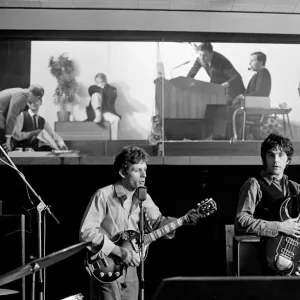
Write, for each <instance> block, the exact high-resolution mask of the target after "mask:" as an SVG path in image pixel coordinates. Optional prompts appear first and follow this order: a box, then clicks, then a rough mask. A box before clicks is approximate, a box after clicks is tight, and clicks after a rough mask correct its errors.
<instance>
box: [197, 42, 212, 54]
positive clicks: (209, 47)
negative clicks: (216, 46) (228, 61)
mask: <svg viewBox="0 0 300 300" xmlns="http://www.w3.org/2000/svg"><path fill="white" fill-rule="evenodd" d="M205 50H207V51H208V52H213V46H212V44H211V43H209V42H204V43H200V44H199V45H198V46H197V51H205Z"/></svg>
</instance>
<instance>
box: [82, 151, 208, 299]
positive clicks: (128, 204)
mask: <svg viewBox="0 0 300 300" xmlns="http://www.w3.org/2000/svg"><path fill="white" fill-rule="evenodd" d="M147 157H148V154H147V153H146V152H145V151H144V150H143V149H141V148H139V147H137V146H126V147H124V148H123V150H122V151H121V152H120V153H119V154H118V155H117V156H116V158H115V161H114V168H115V171H116V174H117V177H118V181H117V182H116V183H115V184H112V185H109V186H106V187H103V188H101V189H99V190H98V191H97V192H96V193H95V194H94V196H93V197H92V199H91V200H90V203H89V205H88V207H87V209H86V212H85V214H84V217H83V220H82V224H81V229H80V238H81V240H82V241H91V242H92V249H91V250H93V248H94V249H97V250H96V251H95V255H96V256H98V257H100V258H103V259H104V260H105V257H107V256H108V255H113V256H115V257H117V258H118V259H119V260H120V261H121V262H122V263H123V264H125V265H126V266H127V268H126V269H125V270H124V272H123V274H122V275H121V276H120V277H119V278H118V279H117V280H115V281H113V282H101V281H96V280H95V278H93V276H91V280H92V283H91V284H92V286H94V288H95V289H94V293H95V295H93V296H92V297H91V299H101V300H121V299H122V300H125V299H126V300H127V299H128V300H137V299H138V294H139V281H138V276H137V270H136V267H137V266H138V265H139V263H140V257H139V255H138V253H137V252H136V251H134V250H133V249H128V248H127V249H126V248H124V247H121V246H118V245H116V244H115V243H114V242H113V241H112V239H113V237H114V236H116V235H117V234H119V233H120V232H126V231H129V230H134V231H139V228H138V225H139V219H140V207H139V199H138V196H137V193H136V191H137V189H138V188H139V187H140V186H144V185H145V180H146V173H147V164H146V161H147ZM143 207H144V210H145V211H146V214H147V217H148V218H147V219H148V221H149V223H150V225H151V227H152V228H153V229H154V230H155V229H157V228H160V227H162V226H164V225H165V224H167V223H169V222H170V221H172V220H173V219H172V218H165V217H163V216H162V214H161V212H160V211H159V208H158V207H157V206H156V205H155V204H154V202H153V200H152V199H151V197H150V196H149V194H147V195H146V200H145V201H143ZM200 217H202V215H201V214H200V213H199V211H198V210H196V209H192V210H190V211H189V212H188V213H187V215H186V218H185V222H186V223H190V224H196V223H197V221H198V219H199V218H200ZM170 219H171V220H170ZM165 236H166V237H167V238H172V237H173V236H174V231H172V232H168V233H167V234H166V235H165ZM100 274H101V272H100Z"/></svg>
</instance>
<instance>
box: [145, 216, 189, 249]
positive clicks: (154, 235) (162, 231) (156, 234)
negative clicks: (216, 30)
mask: <svg viewBox="0 0 300 300" xmlns="http://www.w3.org/2000/svg"><path fill="white" fill-rule="evenodd" d="M184 221H187V217H186V216H183V217H181V218H179V219H176V220H175V221H173V222H170V223H169V224H167V225H165V226H163V227H160V228H158V229H156V230H154V231H152V232H151V233H148V234H146V235H145V245H148V244H150V243H152V242H154V241H156V240H157V239H159V238H160V237H162V236H164V235H166V234H168V233H169V232H171V231H174V230H175V229H176V228H178V227H180V226H182V225H183V223H184Z"/></svg>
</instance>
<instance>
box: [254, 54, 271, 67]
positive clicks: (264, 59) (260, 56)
mask: <svg viewBox="0 0 300 300" xmlns="http://www.w3.org/2000/svg"><path fill="white" fill-rule="evenodd" d="M251 55H256V57H257V60H258V61H261V62H262V64H263V66H265V65H266V62H267V55H266V54H264V53H263V52H260V51H257V52H253V53H251Z"/></svg>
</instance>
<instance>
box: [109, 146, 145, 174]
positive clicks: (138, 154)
mask: <svg viewBox="0 0 300 300" xmlns="http://www.w3.org/2000/svg"><path fill="white" fill-rule="evenodd" d="M148 157H149V155H148V153H147V152H146V151H145V150H144V149H142V148H140V147H138V146H125V147H123V149H122V150H121V152H120V153H119V154H118V155H117V156H116V157H115V161H114V169H115V172H116V175H117V178H118V179H120V175H119V171H120V170H123V171H124V172H126V171H127V170H128V168H129V167H130V166H131V165H134V164H138V163H139V162H141V161H143V162H146V161H147V160H148Z"/></svg>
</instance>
